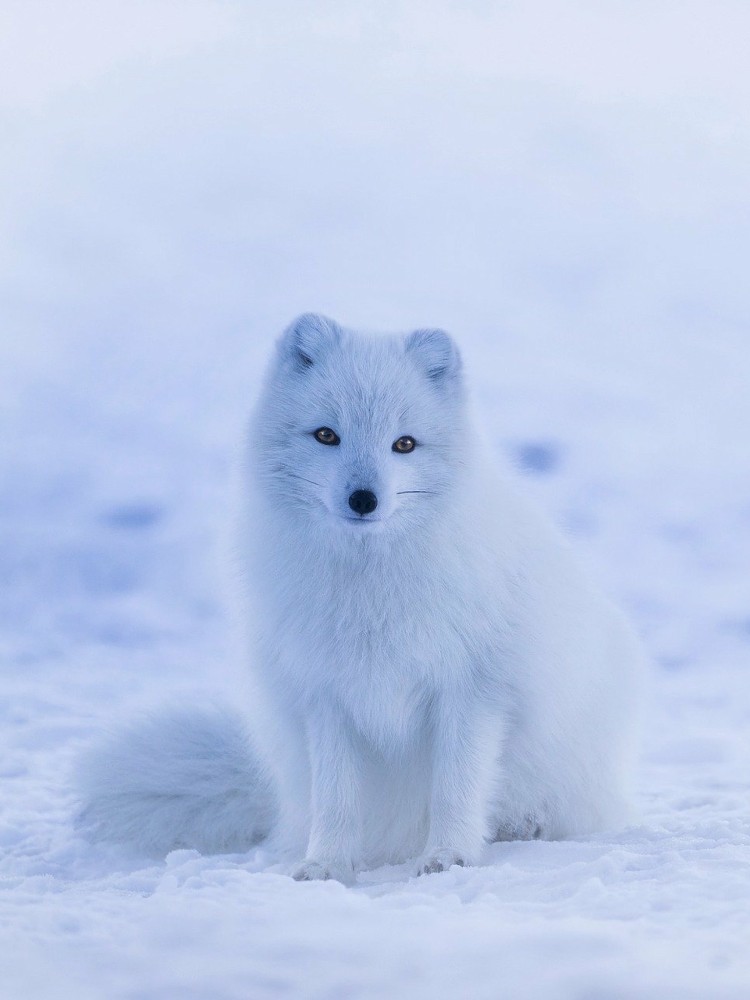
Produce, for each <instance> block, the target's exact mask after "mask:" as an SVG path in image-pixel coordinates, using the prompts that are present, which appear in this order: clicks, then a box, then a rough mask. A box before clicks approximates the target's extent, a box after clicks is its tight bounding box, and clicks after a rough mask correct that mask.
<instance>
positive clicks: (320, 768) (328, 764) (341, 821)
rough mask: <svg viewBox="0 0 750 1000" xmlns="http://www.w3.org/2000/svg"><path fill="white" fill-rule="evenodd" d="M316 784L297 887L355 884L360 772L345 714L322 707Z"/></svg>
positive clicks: (313, 761)
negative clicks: (332, 882)
mask: <svg viewBox="0 0 750 1000" xmlns="http://www.w3.org/2000/svg"><path fill="white" fill-rule="evenodd" d="M307 731H308V746H309V753H310V773H311V779H312V796H311V828H310V839H309V842H308V845H307V854H306V857H305V860H304V861H303V862H302V863H301V864H300V865H299V866H298V867H297V868H296V870H295V871H294V872H293V877H294V878H295V879H296V880H297V881H298V882H307V881H313V880H316V879H335V880H336V881H338V882H343V883H344V884H345V885H346V884H349V883H351V882H353V881H354V877H355V868H356V865H357V864H358V862H359V860H360V854H361V841H362V817H361V807H360V773H359V770H360V769H359V767H358V759H357V752H356V748H355V746H354V738H353V734H351V732H350V730H349V726H348V724H347V722H346V720H345V719H343V718H342V717H341V714H340V713H338V712H336V711H335V710H331V709H328V708H320V707H319V708H317V709H316V711H315V715H314V717H311V718H310V719H309V720H308V726H307Z"/></svg>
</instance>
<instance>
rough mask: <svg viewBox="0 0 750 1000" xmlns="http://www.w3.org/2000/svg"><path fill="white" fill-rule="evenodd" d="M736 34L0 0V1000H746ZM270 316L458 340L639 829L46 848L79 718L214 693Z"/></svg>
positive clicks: (748, 886)
mask: <svg viewBox="0 0 750 1000" xmlns="http://www.w3.org/2000/svg"><path fill="white" fill-rule="evenodd" d="M748 37H750V6H748V4H747V3H745V2H744V0H735V2H731V0H717V2H711V3H710V2H708V0H699V2H691V0H651V2H645V0H603V2H601V3H593V2H589V0H566V2H563V0H559V2H558V0H529V2H528V3H523V2H520V0H508V2H502V3H501V2H496V3H491V2H485V0H473V2H464V3H461V2H448V0H432V2H429V3H428V2H422V0H413V2H408V3H407V2H397V0H383V2H380V3H377V4H367V5H366V4H364V3H359V4H356V3H344V2H340V0H321V2H318V3H314V4H313V3H307V2H302V0H297V2H291V0H276V2H273V3H271V2H267V0H264V2H257V3H253V2H249V0H246V2H241V0H180V2H166V0H148V2H145V0H142V2H138V0H130V2H119V0H102V2H99V3H94V2H87V3H83V2H78V0H65V2H64V3H45V2H35V0H28V2H20V0H5V2H4V3H3V4H2V6H0V141H1V142H2V156H1V157H0V225H1V228H0V231H1V232H2V240H1V241H0V413H1V414H2V424H1V426H2V434H1V435H0V574H1V575H2V588H1V589H0V720H1V725H0V750H1V753H2V756H1V757H0V775H1V776H2V785H3V791H2V799H1V801H0V890H2V891H0V953H2V957H3V966H4V971H3V973H2V977H3V987H2V988H4V989H6V990H7V993H6V994H5V995H7V996H8V997H12V998H14V1000H15V998H26V997H29V998H32V997H33V998H37V997H38V998H42V997H43V998H47V997H61V998H67V997H76V998H84V1000H85V998H88V997H91V998H99V997H107V998H128V1000H130V998H132V1000H135V998H139V1000H146V998H159V1000H162V998H164V1000H166V998H178V997H179V998H180V1000H182V998H187V997H190V998H201V1000H202V998H207V1000H208V998H211V1000H214V998H217V1000H223V998H235V997H236V998H241V1000H248V998H252V1000H255V998H262V997H272V996H284V995H287V996H300V997H302V996H304V997H308V996H309V997H320V998H323V997H326V998H328V997H341V998H343V997H381V996H404V997H407V996H408V997H423V996H424V997H449V996H451V997H452V996H456V997H458V996H471V997H474V998H477V997H478V998H483V997H487V998H490V997H493V998H494V997H501V996H508V997H513V998H514V1000H515V998H523V997H529V998H536V997H545V998H557V997H560V998H580V1000H600V998H612V1000H614V998H630V997H643V998H648V997H655V996H659V997H696V998H705V997H707V996H711V997H712V998H719V997H733V998H734V997H736V998H738V1000H739V998H741V997H746V996H747V995H748V990H750V959H748V953H747V927H748V920H750V862H749V861H748V847H750V804H749V802H748V790H749V787H750V767H749V765H750V746H749V744H750V739H749V738H748V729H749V728H750V667H749V666H748V654H749V653H750V573H749V571H748V568H749V567H750V468H749V467H750V392H749V391H748V386H750V281H748V277H747V268H748V261H750V187H749V185H748V178H750V72H748V70H747V39H748ZM309 309H314V310H320V311H323V312H327V313H329V314H330V315H332V316H334V317H335V318H336V319H338V320H340V321H341V322H343V323H345V324H346V325H351V326H360V327H364V328H370V329H383V330H407V329H409V328H411V327H414V326H426V325H439V326H442V327H445V328H446V329H449V330H450V331H451V332H452V333H453V334H454V335H455V336H456V337H457V339H458V340H459V342H460V343H461V345H462V347H463V350H464V354H465V356H466V360H467V365H468V368H469V373H470V377H471V381H472V385H473V388H474V395H475V398H476V403H477V409H478V410H479V411H480V412H481V413H482V414H483V415H484V418H485V420H486V422H487V426H488V430H489V433H490V435H491V437H492V440H493V441H494V442H495V444H496V447H497V451H498V454H499V455H504V456H506V457H508V458H509V459H510V460H511V461H512V462H513V463H515V464H516V466H517V467H518V470H519V473H520V475H521V476H522V477H523V478H524V479H525V488H526V489H527V490H528V491H529V492H530V493H532V494H534V495H536V496H537V497H538V498H539V500H540V501H541V503H542V504H543V505H544V506H546V508H547V509H548V510H549V511H550V512H551V514H552V515H553V516H554V517H555V518H556V519H557V520H558V522H559V523H561V524H562V525H563V526H564V527H565V528H566V530H567V531H568V532H569V533H570V534H571V536H572V538H573V540H574V544H575V545H576V547H577V549H578V550H579V552H580V554H581V558H582V559H583V560H585V561H586V562H587V563H588V564H589V566H590V568H591V571H592V572H593V573H594V574H595V575H596V576H598V578H599V579H600V581H601V582H602V584H603V586H604V587H605V588H607V589H608V590H609V592H610V593H611V594H612V595H613V596H614V597H615V598H616V599H617V600H618V601H619V602H620V603H621V604H623V605H624V606H626V607H627V608H628V609H629V611H630V612H631V614H632V615H633V616H634V618H635V620H636V623H637V625H638V627H639V629H640V631H641V633H642V634H643V636H644V639H645V641H646V643H647V645H648V648H649V650H650V652H651V654H652V657H653V659H654V661H655V664H656V670H655V680H654V695H653V702H654V706H653V711H652V715H651V722H650V724H649V727H648V736H647V748H646V755H645V761H644V767H643V773H642V778H641V792H640V806H641V810H642V822H641V824H640V825H639V826H637V827H633V828H632V829H630V830H628V831H626V832H625V833H620V834H616V835H611V836H609V837H604V836H602V837H598V838H590V839H589V840H587V841H586V842H584V843H577V844H538V843H534V844H514V845H495V846H494V847H492V848H489V849H488V853H487V859H486V866H485V867H482V868H478V869H474V870H466V871H460V872H459V871H453V872H448V873H444V874H443V875H439V876H432V877H430V878H429V879H422V880H419V881H415V880H412V881H409V879H408V877H407V873H406V872H405V871H404V870H399V869H393V870H389V871H388V872H380V873H374V874H373V875H371V876H367V877H365V878H364V879H363V880H362V882H361V884H360V885H359V886H358V887H356V888H355V889H353V890H344V889H343V888H342V887H340V886H337V885H332V884H325V885H307V886H306V885H297V884H296V883H292V882H291V881H290V880H288V879H284V878H282V877H281V876H278V875H274V874H269V873H264V872H263V871H262V869H263V868H264V865H265V864H267V859H264V857H263V855H262V852H259V853H258V854H257V855H252V856H250V857H233V858H201V857H199V856H198V855H195V854H193V853H191V852H178V853H177V854H175V855H171V856H170V858H169V859H168V862H167V864H166V865H165V864H155V863H154V862H153V861H149V860H148V859H144V858H133V857H129V856H127V855H125V854H124V853H122V852H118V851H117V850H115V849H104V848H101V847H97V848H93V847H91V846H90V845H88V844H86V843H84V842H83V841H81V840H80V839H78V838H77V837H76V836H75V834H74V831H73V828H72V824H71V815H72V810H73V801H72V794H71V788H70V781H69V777H68V772H69V768H70V763H71V760H72V758H73V756H74V754H75V752H76V751H77V749H78V748H79V747H80V746H81V745H82V743H83V742H84V741H85V740H86V739H88V738H89V737H90V736H91V734H92V733H93V732H94V731H95V729H96V727H97V726H99V725H101V724H102V723H106V722H107V721H109V720H110V719H111V718H112V717H117V716H119V715H123V714H125V715H126V714H128V712H131V711H134V710H135V708H136V706H139V705H143V704H158V703H159V702H163V701H168V700H171V699H173V698H174V697H177V696H187V697H191V696H192V697H204V696H206V694H207V693H208V694H211V693H217V694H219V695H220V694H221V691H222V689H225V690H226V689H228V690H230V692H231V682H232V680H231V679H232V676H233V670H234V668H235V663H234V660H233V654H232V651H231V650H232V646H231V642H230V641H229V638H228V634H227V633H228V628H227V621H226V615H225V613H224V610H223V602H222V599H221V596H220V588H219V586H218V584H217V575H216V572H215V569H214V566H215V562H216V560H215V551H216V548H217V543H218V541H219V538H220V536H221V533H222V530H223V526H222V523H221V522H223V520H224V514H223V510H224V506H225V497H226V493H227V487H228V483H229V481H230V470H231V466H232V462H233V460H234V458H235V455H236V452H237V444H238V441H239V439H240V435H241V433H242V429H243V423H244V421H245V419H246V415H247V412H248V408H249V405H250V403H251V401H252V398H253V395H254V391H255V388H256V386H257V382H258V378H259V373H260V371H261V370H262V364H263V362H264V359H265V357H266V354H267V352H268V349H269V346H270V343H271V341H272V338H273V337H274V336H275V335H276V334H277V333H278V332H279V331H280V330H281V328H283V326H284V325H285V324H286V323H287V322H288V321H289V320H290V319H291V318H292V317H293V316H294V315H295V314H297V313H299V312H301V311H304V310H309ZM235 700H236V696H235Z"/></svg>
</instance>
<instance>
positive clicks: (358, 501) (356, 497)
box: [349, 490, 378, 514]
mask: <svg viewBox="0 0 750 1000" xmlns="http://www.w3.org/2000/svg"><path fill="white" fill-rule="evenodd" d="M377 505H378V498H377V497H376V496H375V494H374V493H373V492H371V490H355V491H354V492H353V493H352V495H351V496H350V497H349V506H350V507H351V509H352V510H353V511H354V513H355V514H372V512H373V511H374V510H375V508H376V507H377Z"/></svg>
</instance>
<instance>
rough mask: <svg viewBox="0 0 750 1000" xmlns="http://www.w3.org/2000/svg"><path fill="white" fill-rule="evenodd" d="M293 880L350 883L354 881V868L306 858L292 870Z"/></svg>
mask: <svg viewBox="0 0 750 1000" xmlns="http://www.w3.org/2000/svg"><path fill="white" fill-rule="evenodd" d="M292 878H293V879H294V880H295V882H327V881H328V880H329V879H332V880H333V881H334V882H342V883H343V884H344V885H351V883H352V882H353V881H354V869H353V868H351V867H348V866H346V865H337V864H333V863H331V862H329V861H311V860H309V859H306V860H305V861H303V862H302V864H301V865H298V866H297V867H296V868H295V869H294V871H293V872H292Z"/></svg>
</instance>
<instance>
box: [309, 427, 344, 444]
mask: <svg viewBox="0 0 750 1000" xmlns="http://www.w3.org/2000/svg"><path fill="white" fill-rule="evenodd" d="M313 437H314V438H315V440H316V441H320V443H321V444H341V438H340V437H339V436H338V434H337V433H336V431H332V430H331V428H330V427H319V428H318V429H317V430H316V431H315V432H314V433H313Z"/></svg>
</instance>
